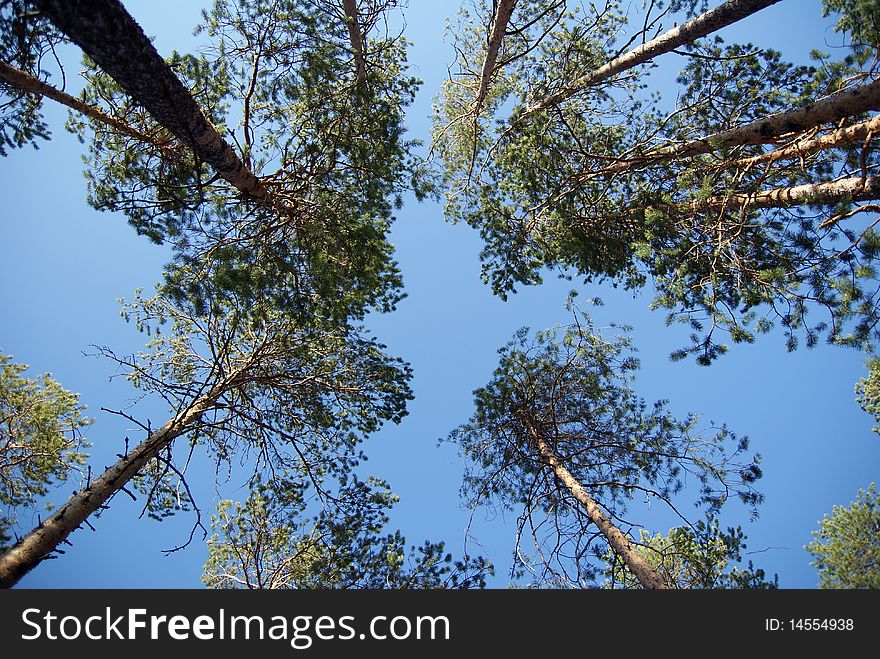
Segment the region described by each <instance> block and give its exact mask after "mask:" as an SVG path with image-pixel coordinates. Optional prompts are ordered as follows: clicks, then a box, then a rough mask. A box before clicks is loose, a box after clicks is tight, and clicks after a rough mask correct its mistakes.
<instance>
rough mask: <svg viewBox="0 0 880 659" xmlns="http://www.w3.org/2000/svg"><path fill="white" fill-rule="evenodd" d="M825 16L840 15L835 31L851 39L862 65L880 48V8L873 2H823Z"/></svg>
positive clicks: (860, 0)
mask: <svg viewBox="0 0 880 659" xmlns="http://www.w3.org/2000/svg"><path fill="white" fill-rule="evenodd" d="M822 6H823V8H824V14H823V15H824V16H829V15H831V14H838V20H837V25H836V26H835V30H836V31H837V32H842V33H844V34H845V35H847V36H848V37H849V38H850V39H851V42H850V46H851V47H852V49H853V51H854V54H855V56H856V58H857V59H858V60H859V62H860V63H861V64H864V63H866V62H867V61H868V60H869V58H870V57H871V56H872V55H873V54H874V53H875V52H876V51H877V49H878V48H880V6H878V5H877V3H876V2H874V1H873V0H822Z"/></svg>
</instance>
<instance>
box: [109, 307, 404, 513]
mask: <svg viewBox="0 0 880 659" xmlns="http://www.w3.org/2000/svg"><path fill="white" fill-rule="evenodd" d="M123 315H124V317H125V318H126V319H127V320H130V321H132V322H134V323H135V324H136V326H137V328H138V329H139V330H141V331H143V332H145V333H146V334H148V336H149V337H150V339H149V342H148V343H147V347H146V350H144V351H143V352H141V353H139V354H137V355H133V356H130V357H119V356H116V355H115V354H113V353H112V352H111V351H109V350H107V349H104V351H103V352H104V354H105V355H106V356H108V357H110V358H111V359H114V360H115V361H117V362H118V363H119V364H120V366H121V367H122V369H123V371H124V372H125V373H126V375H127V377H128V379H129V380H130V381H131V383H132V385H133V386H135V387H136V388H138V389H141V390H142V391H144V392H145V393H152V394H155V395H157V396H159V397H161V398H162V399H163V400H165V401H166V402H167V403H168V405H169V407H170V412H171V413H172V414H175V413H177V412H178V411H179V410H185V409H188V408H189V407H190V406H192V405H193V404H194V403H195V402H196V401H198V400H202V399H204V398H205V397H209V398H211V406H210V410H209V411H208V412H206V414H205V415H204V416H203V417H202V418H201V419H200V420H199V421H198V422H197V423H193V424H191V425H190V426H188V427H187V428H185V433H186V435H187V437H186V441H188V442H189V446H190V448H189V449H184V452H183V456H184V457H183V459H179V460H177V462H175V459H174V456H172V455H171V454H170V453H169V454H168V455H162V456H160V457H159V458H157V459H156V460H154V461H153V462H151V463H150V464H149V465H148V466H147V468H146V469H145V470H144V471H143V472H142V473H141V475H140V476H139V488H140V489H141V491H143V492H144V493H146V494H148V495H149V496H148V501H147V508H146V509H147V511H148V513H149V514H150V516H152V517H155V518H162V517H164V516H166V515H167V514H170V513H172V512H175V511H177V510H181V509H186V508H187V506H188V505H189V503H190V502H189V500H188V492H187V491H186V490H185V487H184V485H183V478H184V475H185V470H186V465H188V464H189V457H188V455H187V454H188V453H189V452H190V451H192V450H193V447H194V446H199V445H205V446H206V447H207V449H208V450H209V451H210V453H211V454H212V455H213V456H214V458H215V459H216V460H217V461H218V463H228V465H229V467H230V468H231V466H232V463H233V461H236V462H241V463H243V464H247V465H248V467H249V468H251V469H252V470H253V476H254V477H256V478H259V477H260V476H261V475H266V476H267V477H270V476H271V474H273V473H275V471H288V472H289V473H291V474H293V473H296V474H299V475H300V477H301V478H302V479H303V480H305V481H307V482H310V483H312V484H313V485H314V487H315V488H317V489H319V490H321V491H323V488H324V487H325V485H324V483H325V481H327V480H328V479H331V480H332V479H335V478H340V477H343V476H345V474H347V473H349V472H350V471H351V470H352V469H353V468H354V467H355V466H356V465H357V464H358V462H359V461H360V460H361V459H362V457H363V456H362V454H361V453H360V451H359V445H360V443H361V442H362V441H363V439H364V438H365V437H366V436H367V435H368V434H370V433H373V432H376V431H377V430H379V428H380V427H381V426H382V425H383V424H384V423H385V422H387V421H392V422H394V423H398V422H400V421H401V419H402V418H403V417H404V416H405V415H406V413H407V412H406V403H407V401H409V400H410V399H411V398H412V392H411V390H410V387H409V380H410V378H411V370H410V368H409V366H408V365H406V364H405V363H403V362H402V361H401V360H399V359H395V358H393V357H390V356H388V355H386V354H385V346H384V345H382V344H381V343H379V342H378V341H377V340H376V339H375V338H372V337H368V336H366V335H365V334H364V331H363V330H362V329H361V328H357V327H350V326H347V327H341V328H340V327H338V326H335V325H334V324H328V323H322V322H319V321H315V322H313V323H312V324H311V325H304V324H300V323H299V322H298V320H297V319H296V318H294V317H291V316H290V315H289V314H286V313H285V312H284V311H279V310H278V309H277V308H276V307H274V306H273V304H272V303H271V302H270V301H264V302H263V303H261V304H251V303H250V302H248V303H247V304H244V305H234V304H232V303H231V302H228V301H227V302H223V301H221V300H218V299H215V300H214V301H213V302H212V304H211V307H210V308H209V309H208V310H207V311H206V312H205V313H200V312H199V311H197V310H194V308H193V305H185V304H184V305H177V304H175V303H174V302H173V301H171V300H169V299H168V298H167V297H165V296H162V295H157V296H155V297H153V298H142V297H140V296H138V297H136V298H135V300H134V301H133V302H131V303H129V304H127V305H126V306H125V308H124V311H123ZM181 441H182V440H181V439H178V440H177V446H178V448H177V449H176V450H178V451H179V450H180V449H181V446H180V444H181ZM171 465H176V466H175V467H174V468H172V466H171Z"/></svg>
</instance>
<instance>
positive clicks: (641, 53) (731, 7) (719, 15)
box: [527, 0, 780, 112]
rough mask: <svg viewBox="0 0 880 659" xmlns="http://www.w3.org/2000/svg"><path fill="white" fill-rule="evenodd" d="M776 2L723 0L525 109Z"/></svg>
mask: <svg viewBox="0 0 880 659" xmlns="http://www.w3.org/2000/svg"><path fill="white" fill-rule="evenodd" d="M779 1H780V0H727V2H725V3H724V4H722V5H719V6H718V7H715V9H711V10H709V11H707V12H706V13H704V14H701V15H699V16H697V17H696V18H694V19H692V20H690V21H688V22H687V23H685V24H684V25H682V26H680V27H674V28H672V29H671V30H669V31H668V32H665V33H663V34H661V35H660V36H658V37H656V38H654V39H651V40H650V41H648V42H646V43H643V44H642V45H641V46H639V47H638V48H635V49H634V50H631V51H629V52H628V53H625V54H623V55H621V56H619V57H616V58H614V59H613V60H611V61H610V62H608V63H607V64H605V65H603V66H601V67H599V68H598V69H595V70H593V71H590V72H589V73H587V74H585V75H583V76H581V77H580V78H578V79H577V80H575V81H574V82H572V83H571V84H570V85H568V86H567V87H566V88H565V89H561V90H559V91H558V92H556V93H554V94H551V95H550V96H548V97H547V98H545V99H542V100H541V101H539V102H538V103H536V104H535V105H533V106H532V107H531V108H529V110H528V111H527V112H538V111H540V110H546V109H547V108H550V107H553V106H554V105H558V104H559V103H562V102H563V101H565V100H567V99H569V98H571V97H572V96H574V95H575V94H577V93H578V92H580V91H582V90H584V89H586V88H588V87H590V86H592V85H595V84H598V83H600V82H602V81H603V80H607V79H608V78H610V77H612V76H615V75H617V74H618V73H621V72H623V71H627V70H629V69H632V68H633V67H636V66H638V65H639V64H643V63H645V62H647V61H649V60H651V59H653V58H655V57H657V56H658V55H662V54H664V53H668V52H669V51H671V50H675V49H676V48H678V47H679V46H683V45H684V44H687V43H690V42H692V41H694V40H695V39H699V38H701V37H705V36H706V35H707V34H711V33H713V32H717V31H718V30H720V29H722V28H724V27H727V26H728V25H732V24H733V23H736V22H737V21H740V20H742V19H744V18H746V17H747V16H750V15H751V14H754V13H755V12H758V11H760V10H761V9H764V8H766V7H769V6H770V5H774V4H776V3H777V2H779Z"/></svg>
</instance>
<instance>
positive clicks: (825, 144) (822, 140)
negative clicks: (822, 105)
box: [733, 114, 880, 167]
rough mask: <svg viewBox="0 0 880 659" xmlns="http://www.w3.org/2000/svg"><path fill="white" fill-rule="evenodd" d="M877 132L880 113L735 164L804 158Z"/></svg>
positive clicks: (739, 165) (868, 137)
mask: <svg viewBox="0 0 880 659" xmlns="http://www.w3.org/2000/svg"><path fill="white" fill-rule="evenodd" d="M877 134H880V114H878V115H875V116H873V117H872V118H871V119H868V120H867V121H862V122H860V123H857V124H853V125H852V126H847V127H846V128H839V129H837V130H835V131H832V132H830V133H828V134H826V135H822V136H820V137H814V138H810V139H802V140H797V141H796V142H793V143H792V144H789V145H787V146H784V147H780V148H778V149H774V150H773V151H769V152H767V153H764V154H762V155H760V156H754V157H752V158H742V159H741V160H737V161H736V162H735V163H733V165H734V166H736V167H754V166H755V165H763V164H768V163H774V162H779V161H780V160H792V159H794V158H802V157H804V156H810V155H813V154H814V153H818V152H820V151H824V150H825V149H832V148H834V147H838V146H844V145H846V144H852V143H853V142H856V141H864V140H868V139H871V138H872V137H873V136H874V135H877Z"/></svg>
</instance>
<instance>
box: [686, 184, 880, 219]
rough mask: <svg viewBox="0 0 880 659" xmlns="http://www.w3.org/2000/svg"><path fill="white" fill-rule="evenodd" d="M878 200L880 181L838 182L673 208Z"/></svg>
mask: <svg viewBox="0 0 880 659" xmlns="http://www.w3.org/2000/svg"><path fill="white" fill-rule="evenodd" d="M871 199H880V177H878V176H868V177H866V178H862V177H861V176H856V177H853V178H846V179H841V180H839V181H822V182H821V183H806V184H804V185H794V186H791V187H787V188H772V189H770V190H759V191H758V192H751V193H747V194H732V195H728V196H719V197H709V198H708V199H706V200H704V201H696V202H690V203H687V202H685V203H683V204H677V205H676V208H677V209H678V210H679V211H686V210H694V211H701V210H711V209H715V208H722V207H725V206H732V207H734V208H738V209H739V208H745V209H748V208H786V207H789V206H803V205H806V204H817V205H818V204H836V203H840V202H842V201H867V200H871Z"/></svg>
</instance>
